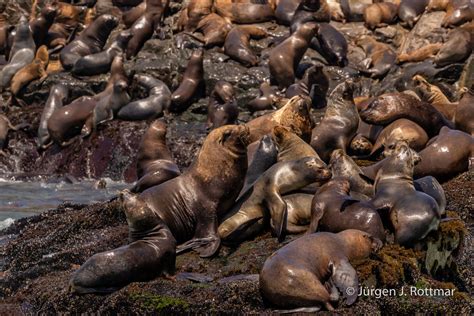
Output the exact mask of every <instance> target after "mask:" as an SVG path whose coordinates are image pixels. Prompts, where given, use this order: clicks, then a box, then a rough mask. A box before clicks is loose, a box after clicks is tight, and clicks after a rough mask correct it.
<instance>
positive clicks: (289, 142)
mask: <svg viewBox="0 0 474 316" xmlns="http://www.w3.org/2000/svg"><path fill="white" fill-rule="evenodd" d="M272 137H273V141H274V142H275V144H276V145H277V148H278V157H277V160H278V162H281V161H291V160H296V159H301V158H304V157H317V158H318V159H320V158H319V156H318V154H317V153H316V151H314V149H313V147H311V146H310V145H309V144H308V143H306V142H304V141H303V140H302V139H301V138H300V137H299V136H298V135H295V134H294V133H292V132H291V131H290V130H288V128H286V127H284V126H279V125H277V126H275V127H274V128H273V131H272Z"/></svg>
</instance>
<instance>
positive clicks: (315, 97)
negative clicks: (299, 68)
mask: <svg viewBox="0 0 474 316" xmlns="http://www.w3.org/2000/svg"><path fill="white" fill-rule="evenodd" d="M328 90H329V78H328V75H327V74H326V72H325V70H324V67H323V65H314V66H311V67H310V68H308V69H307V70H306V72H305V73H304V76H303V79H301V80H300V81H298V82H297V83H295V84H292V85H291V86H289V87H288V89H286V92H285V97H286V98H288V99H291V98H292V97H294V96H296V95H306V96H308V97H309V98H311V102H312V104H313V107H315V108H317V109H321V108H324V107H326V105H327V92H328Z"/></svg>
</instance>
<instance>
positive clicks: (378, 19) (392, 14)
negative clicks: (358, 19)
mask: <svg viewBox="0 0 474 316" xmlns="http://www.w3.org/2000/svg"><path fill="white" fill-rule="evenodd" d="M397 11H398V5H396V4H394V3H390V2H382V3H374V4H371V5H369V6H367V7H366V8H365V10H364V21H365V25H366V26H367V28H369V29H372V30H373V29H375V28H377V27H381V26H385V25H386V24H391V23H393V22H394V21H395V19H396V18H397V13H398V12H397Z"/></svg>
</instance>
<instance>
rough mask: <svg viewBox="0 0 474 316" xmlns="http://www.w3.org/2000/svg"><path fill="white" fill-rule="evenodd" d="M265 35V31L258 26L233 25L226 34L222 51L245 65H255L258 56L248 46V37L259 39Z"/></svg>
mask: <svg viewBox="0 0 474 316" xmlns="http://www.w3.org/2000/svg"><path fill="white" fill-rule="evenodd" d="M265 36H267V32H266V31H265V30H264V29H262V28H260V27H256V26H252V25H242V26H235V27H234V28H232V30H230V32H229V33H228V34H227V37H226V39H225V44H224V52H225V54H226V55H227V56H229V57H230V58H232V59H234V60H236V61H238V62H239V63H241V64H243V65H244V66H246V67H253V66H256V65H257V64H258V57H257V55H256V54H255V53H254V52H253V51H252V49H251V48H250V38H253V39H260V38H263V37H265Z"/></svg>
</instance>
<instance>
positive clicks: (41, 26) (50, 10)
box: [30, 5, 58, 47]
mask: <svg viewBox="0 0 474 316" xmlns="http://www.w3.org/2000/svg"><path fill="white" fill-rule="evenodd" d="M57 14H58V9H57V7H55V6H52V5H45V6H44V7H43V8H42V9H41V13H40V16H39V17H38V18H36V19H34V20H33V21H31V22H30V29H31V32H32V34H33V39H34V41H35V44H36V47H40V46H41V45H44V44H46V42H45V40H46V36H47V35H48V30H49V28H50V27H51V25H53V23H54V19H55V18H56V15H57Z"/></svg>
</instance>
